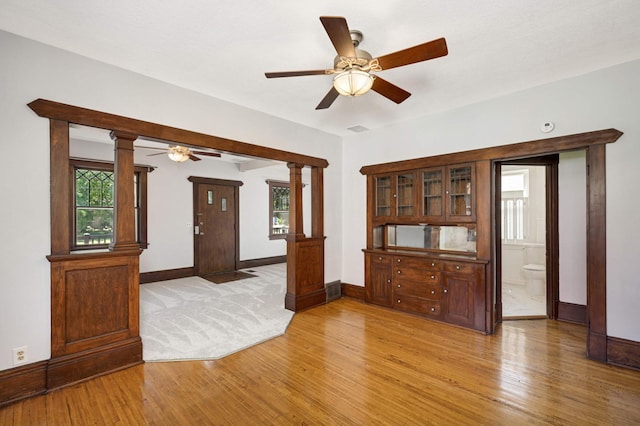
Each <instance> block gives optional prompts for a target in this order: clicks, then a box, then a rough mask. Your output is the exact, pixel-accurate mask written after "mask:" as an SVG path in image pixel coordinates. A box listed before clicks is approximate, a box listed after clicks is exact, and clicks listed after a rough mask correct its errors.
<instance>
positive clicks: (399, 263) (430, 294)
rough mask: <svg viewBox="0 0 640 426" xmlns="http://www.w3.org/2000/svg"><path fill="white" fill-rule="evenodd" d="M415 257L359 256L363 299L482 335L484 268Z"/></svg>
mask: <svg viewBox="0 0 640 426" xmlns="http://www.w3.org/2000/svg"><path fill="white" fill-rule="evenodd" d="M486 263H487V262H485V261H480V260H476V259H471V258H469V259H467V258H463V257H460V258H457V259H454V258H452V257H451V258H449V257H446V256H440V255H433V256H430V255H425V254H421V253H410V254H407V253H403V254H397V253H393V252H389V251H384V250H371V251H366V252H365V264H366V268H365V270H366V277H365V301H366V302H368V303H373V304H376V305H381V306H387V307H391V308H394V309H398V310H401V311H405V312H410V313H414V314H419V315H423V316H425V317H427V318H430V319H434V320H438V321H444V322H448V323H450V324H455V325H459V326H462V327H467V328H472V329H474V330H478V331H482V332H486V331H487V330H486V328H485V318H484V313H485V306H484V294H485V279H484V276H485V265H486Z"/></svg>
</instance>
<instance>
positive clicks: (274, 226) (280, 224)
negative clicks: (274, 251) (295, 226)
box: [267, 181, 290, 239]
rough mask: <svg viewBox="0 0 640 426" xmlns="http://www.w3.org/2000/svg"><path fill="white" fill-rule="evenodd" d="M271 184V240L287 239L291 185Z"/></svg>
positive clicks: (271, 182)
mask: <svg viewBox="0 0 640 426" xmlns="http://www.w3.org/2000/svg"><path fill="white" fill-rule="evenodd" d="M267 182H268V183H269V238H270V239H278V238H284V237H286V235H287V233H289V199H290V197H289V195H290V191H289V183H288V182H277V181H267Z"/></svg>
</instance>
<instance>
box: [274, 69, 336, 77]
mask: <svg viewBox="0 0 640 426" xmlns="http://www.w3.org/2000/svg"><path fill="white" fill-rule="evenodd" d="M332 71H333V70H309V71H280V72H265V73H264V75H265V77H267V78H280V77H299V76H303V75H325V74H331V72H332Z"/></svg>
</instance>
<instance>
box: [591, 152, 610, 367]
mask: <svg viewBox="0 0 640 426" xmlns="http://www.w3.org/2000/svg"><path fill="white" fill-rule="evenodd" d="M605 154H606V145H605V144H599V145H591V146H589V147H588V148H587V358H590V359H595V360H597V361H601V362H607V359H608V358H607V357H608V354H607V244H606V241H607V220H606V203H607V202H606V194H607V192H606V191H607V189H606V171H605V165H606V158H605V157H606V155H605ZM596 307H599V309H596Z"/></svg>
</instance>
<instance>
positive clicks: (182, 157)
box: [167, 146, 191, 163]
mask: <svg viewBox="0 0 640 426" xmlns="http://www.w3.org/2000/svg"><path fill="white" fill-rule="evenodd" d="M190 154H191V151H189V148H185V147H183V146H172V147H169V152H168V153H167V155H168V156H169V158H170V159H171V160H173V161H175V162H176V163H184V162H185V161H187V160H188V159H189V156H190Z"/></svg>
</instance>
